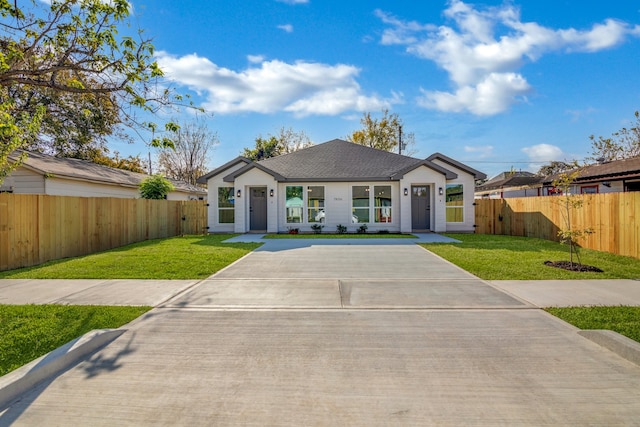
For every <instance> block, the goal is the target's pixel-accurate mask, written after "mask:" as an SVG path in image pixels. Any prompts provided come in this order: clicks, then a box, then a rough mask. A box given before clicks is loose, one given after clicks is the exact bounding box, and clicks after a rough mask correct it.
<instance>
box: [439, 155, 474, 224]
mask: <svg viewBox="0 0 640 427" xmlns="http://www.w3.org/2000/svg"><path fill="white" fill-rule="evenodd" d="M433 162H434V163H435V164H437V165H439V166H442V167H443V168H446V169H449V170H450V171H452V172H455V173H456V174H458V178H456V179H452V180H449V181H447V182H446V184H462V191H463V198H464V222H446V216H445V224H446V230H442V231H458V232H464V233H469V232H470V233H472V232H474V231H475V228H474V226H473V225H474V224H475V220H476V214H475V207H474V205H473V203H474V198H475V197H474V190H475V178H474V176H473V175H471V174H470V173H468V172H465V171H463V170H461V169H458V168H456V167H455V166H452V165H450V164H449V163H445V162H443V161H441V160H438V159H435V160H433ZM445 188H446V186H445ZM443 199H444V196H443ZM443 201H444V200H443ZM445 215H446V206H445Z"/></svg>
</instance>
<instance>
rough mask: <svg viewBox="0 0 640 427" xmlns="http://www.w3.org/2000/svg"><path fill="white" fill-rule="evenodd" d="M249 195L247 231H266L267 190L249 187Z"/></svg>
mask: <svg viewBox="0 0 640 427" xmlns="http://www.w3.org/2000/svg"><path fill="white" fill-rule="evenodd" d="M249 194H250V195H251V196H250V197H251V200H250V201H249V230H250V231H267V189H266V188H265V187H251V188H250V189H249Z"/></svg>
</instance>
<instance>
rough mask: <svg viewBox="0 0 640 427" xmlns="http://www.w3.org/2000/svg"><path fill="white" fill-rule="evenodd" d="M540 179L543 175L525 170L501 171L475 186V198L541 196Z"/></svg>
mask: <svg viewBox="0 0 640 427" xmlns="http://www.w3.org/2000/svg"><path fill="white" fill-rule="evenodd" d="M542 181H543V177H540V176H537V175H536V174H534V173H531V172H527V171H508V172H502V173H500V174H498V175H496V176H494V177H493V178H491V179H490V180H488V181H486V182H483V183H482V184H480V185H478V186H477V187H476V190H475V194H476V199H507V198H511V197H531V196H541V195H542Z"/></svg>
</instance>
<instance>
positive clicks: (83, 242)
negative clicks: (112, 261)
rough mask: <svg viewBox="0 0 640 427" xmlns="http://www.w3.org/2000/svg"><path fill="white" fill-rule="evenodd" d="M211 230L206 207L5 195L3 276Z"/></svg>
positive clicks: (0, 236)
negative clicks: (15, 269)
mask: <svg viewBox="0 0 640 427" xmlns="http://www.w3.org/2000/svg"><path fill="white" fill-rule="evenodd" d="M206 227H207V205H206V202H203V201H170V200H145V199H121V198H110V197H95V198H92V197H67V196H46V195H31V194H7V193H0V271H2V270H10V269H14V268H19V267H27V266H31V265H36V264H41V263H43V262H46V261H50V260H54V259H60V258H67V257H74V256H79V255H87V254H91V253H95V252H99V251H103V250H107V249H111V248H116V247H118V246H124V245H128V244H130V243H135V242H141V241H143V240H149V239H157V238H163V237H172V236H179V235H183V234H202V233H205V232H206V231H207V228H206Z"/></svg>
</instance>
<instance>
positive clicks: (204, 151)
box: [158, 122, 219, 185]
mask: <svg viewBox="0 0 640 427" xmlns="http://www.w3.org/2000/svg"><path fill="white" fill-rule="evenodd" d="M167 138H169V139H170V140H171V141H172V142H173V146H174V148H165V149H162V151H161V152H160V154H159V155H158V164H159V166H160V170H161V171H162V172H163V173H164V174H165V175H166V176H168V177H170V178H173V179H177V180H180V181H185V182H188V183H190V184H193V185H195V184H196V180H197V179H198V177H200V176H202V175H204V174H205V173H206V172H207V169H206V168H207V163H208V161H209V156H210V154H211V151H212V150H213V149H214V147H215V146H216V145H218V143H219V141H218V136H217V135H216V134H215V133H213V132H211V131H209V129H208V128H207V126H206V124H204V123H198V122H191V123H186V124H182V125H181V126H180V128H179V129H177V130H176V131H173V132H171V133H170V135H169V136H167Z"/></svg>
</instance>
